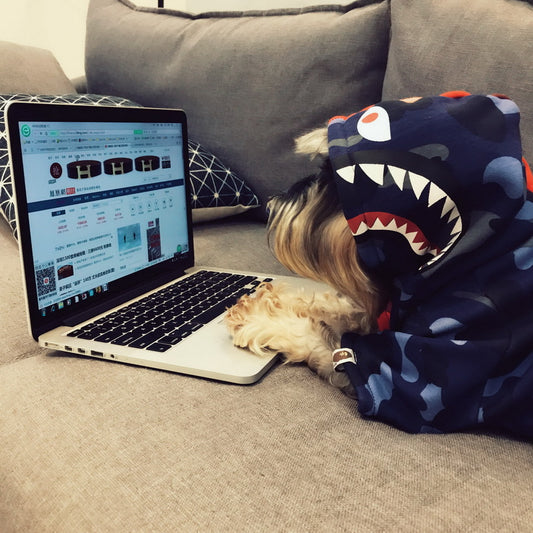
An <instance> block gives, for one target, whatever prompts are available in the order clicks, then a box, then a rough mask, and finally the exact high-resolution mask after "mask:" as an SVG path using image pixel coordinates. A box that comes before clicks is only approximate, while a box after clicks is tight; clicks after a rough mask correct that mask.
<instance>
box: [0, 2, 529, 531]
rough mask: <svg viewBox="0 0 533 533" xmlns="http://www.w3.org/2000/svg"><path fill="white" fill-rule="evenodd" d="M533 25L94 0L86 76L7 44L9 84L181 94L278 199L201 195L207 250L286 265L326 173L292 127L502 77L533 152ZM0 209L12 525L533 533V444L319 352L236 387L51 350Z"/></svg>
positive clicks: (517, 5)
mask: <svg viewBox="0 0 533 533" xmlns="http://www.w3.org/2000/svg"><path fill="white" fill-rule="evenodd" d="M531 35H533V5H532V4H531V2H528V1H524V0H490V2H488V1H487V0H470V1H469V2H464V0H447V1H446V2H441V1H439V0H358V1H355V2H353V3H351V4H349V5H347V6H324V7H323V8H303V9H292V10H283V11H267V12H243V13H237V12H235V13H228V12H221V13H207V14H199V15H194V16H193V15H190V14H187V13H179V12H172V11H169V10H159V11H158V10H157V9H155V8H154V9H150V8H136V7H135V5H134V4H133V3H131V2H129V0H91V3H90V6H89V12H88V15H87V41H86V76H85V77H84V78H83V79H82V80H76V81H75V84H74V83H73V82H72V81H71V80H69V79H68V78H67V77H66V76H65V74H64V73H63V72H62V70H61V68H60V66H59V65H58V63H57V61H56V60H55V58H54V57H53V56H52V54H51V53H50V52H47V51H45V50H41V49H36V48H30V47H24V46H20V45H15V44H12V43H1V44H0V49H1V51H2V54H1V59H0V93H2V94H4V95H6V94H7V95H12V94H17V93H25V94H28V93H29V94H47V95H50V94H56V95H64V94H71V95H72V94H75V93H81V92H84V93H87V94H93V95H94V94H98V95H105V96H110V97H120V98H122V99H128V101H130V100H131V101H132V102H135V103H136V104H139V105H145V106H158V107H181V108H184V109H185V111H186V112H187V114H188V116H189V121H190V136H191V139H193V140H194V141H195V142H198V143H200V144H201V145H202V146H203V147H204V148H205V149H206V150H207V151H209V152H211V153H212V154H213V155H215V156H216V157H217V158H219V159H220V161H221V162H222V163H223V164H224V165H226V166H228V167H230V169H231V171H232V172H233V173H234V174H235V175H236V176H237V177H238V178H239V179H241V180H242V182H244V183H245V184H246V185H247V186H248V187H249V188H250V189H252V190H253V191H254V192H255V195H256V197H257V200H258V202H257V203H259V204H261V207H253V208H250V206H242V205H241V206H239V205H236V204H235V202H233V203H232V202H229V204H230V205H227V206H222V207H223V209H218V207H220V206H217V205H212V206H211V205H209V204H208V205H206V206H204V208H205V209H204V215H205V214H206V213H207V215H206V216H202V217H199V218H198V222H197V223H196V225H195V235H196V241H195V249H196V255H197V260H198V263H200V264H206V265H214V266H219V267H228V268H240V269H247V270H248V269H250V270H256V271H263V272H270V273H274V274H285V273H287V272H286V271H285V269H284V268H283V267H282V266H281V265H279V264H278V263H277V262H276V260H275V259H274V258H273V257H272V255H271V253H270V252H269V250H268V246H267V244H266V236H265V210H264V206H265V202H266V201H267V199H268V196H269V195H271V194H275V193H276V192H279V191H281V190H283V189H285V188H286V187H287V186H288V185H290V184H291V183H292V182H294V181H295V180H296V179H298V178H300V177H304V176H305V175H306V174H308V173H311V172H313V171H314V170H316V165H317V163H316V162H312V161H308V160H307V159H305V158H302V157H300V156H296V155H294V154H293V152H292V147H293V143H292V139H293V138H294V136H295V135H298V134H299V133H302V132H303V131H305V130H307V129H309V128H313V127H317V126H319V125H321V124H323V123H324V122H325V121H326V120H327V119H328V118H329V117H330V116H333V115H336V114H347V113H350V112H353V111H357V110H359V109H361V108H362V107H364V106H367V105H370V104H372V103H375V102H377V101H379V100H381V99H386V98H390V97H405V96H412V95H430V94H439V93H441V92H444V91H447V90H451V89H464V90H468V91H470V92H484V93H491V92H497V93H506V94H508V95H509V96H511V97H512V98H513V99H514V100H515V101H516V102H517V103H518V105H519V106H520V108H521V111H522V134H523V142H524V149H525V152H526V156H527V154H528V153H529V155H530V157H532V154H533V69H531V64H530V63H531V57H533V39H531ZM74 99H75V98H74ZM3 157H4V159H5V157H6V156H5V153H4V155H3ZM0 163H2V160H1V159H0ZM3 164H4V167H3V171H2V172H3V175H2V179H1V188H2V191H4V192H6V191H7V192H9V191H8V186H9V182H8V176H7V175H6V172H8V166H6V161H5V160H4V161H3ZM6 169H7V170H6ZM2 202H3V205H2V207H3V208H6V207H8V206H9V198H7V197H6V198H5V199H4V200H2ZM237 204H238V202H237ZM254 205H255V204H254ZM211 208H212V210H211V211H210V209H211ZM243 211H244V212H243ZM0 222H1V223H0V256H1V258H2V259H1V261H2V268H1V269H0V276H1V282H0V286H1V287H2V289H1V290H2V293H1V294H2V297H1V298H0V306H1V308H0V313H1V317H2V321H1V326H0V327H1V328H2V329H1V331H2V333H1V339H2V344H3V346H2V350H0V361H1V366H0V531H2V532H5V533H13V532H24V533H27V532H39V533H43V532H54V533H70V532H99V533H100V532H115V531H116V532H122V531H131V532H144V531H146V532H148V531H153V532H175V531H180V532H181V531H183V532H192V531H213V532H222V531H246V532H248V531H287V532H304V531H305V532H307V531H309V532H320V531H324V532H326V531H328V532H330V531H361V532H363V531H364V532H366V531H368V532H378V531H409V532H410V531H479V532H488V531H513V532H518V531H531V529H532V524H533V507H532V505H531V499H532V496H533V449H532V447H531V443H529V442H524V441H520V440H516V439H512V438H509V437H507V436H504V435H495V434H486V433H485V434H483V433H458V434H445V435H410V434H406V433H403V432H401V431H399V430H397V429H394V428H392V427H389V426H387V425H385V424H382V423H379V422H376V421H373V420H367V419H363V418H362V417H361V416H360V415H359V414H358V412H357V406H356V403H355V401H354V400H352V399H350V398H348V397H346V396H344V395H343V394H342V393H341V392H339V391H338V390H335V389H333V388H332V387H330V386H328V385H327V384H325V383H324V382H322V381H321V380H320V379H319V378H318V377H316V375H314V374H313V373H312V372H311V371H310V370H309V369H308V368H307V367H305V366H283V365H278V366H276V367H275V368H274V369H273V370H272V371H271V372H270V373H269V374H267V375H266V376H265V377H264V378H263V379H262V380H261V381H260V382H258V383H256V384H254V385H251V386H238V385H230V384H226V383H220V382H215V381H210V380H204V379H199V378H193V377H187V376H183V375H178V374H172V373H166V372H162V371H155V370H150V369H144V368H141V367H132V366H126V365H121V364H112V363H108V362H103V361H99V360H93V359H87V358H81V357H76V356H73V355H70V354H68V355H67V354H62V353H57V352H52V351H47V350H44V349H42V348H39V347H38V346H37V344H36V343H35V342H34V341H33V340H32V339H31V337H30V336H29V334H28V332H27V328H26V322H25V315H24V313H25V311H24V303H23V300H22V297H21V291H22V285H21V273H20V266H19V257H18V249H17V242H16V239H15V238H13V227H11V226H10V225H9V224H8V223H5V222H4V221H0ZM11 222H13V221H12V220H11ZM213 356H215V357H216V346H214V347H213Z"/></svg>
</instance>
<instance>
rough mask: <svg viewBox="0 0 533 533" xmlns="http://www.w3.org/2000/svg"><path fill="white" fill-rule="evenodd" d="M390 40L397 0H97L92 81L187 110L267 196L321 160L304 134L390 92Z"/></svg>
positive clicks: (208, 141)
mask: <svg viewBox="0 0 533 533" xmlns="http://www.w3.org/2000/svg"><path fill="white" fill-rule="evenodd" d="M388 39H389V5H388V1H387V0H358V1H356V2H353V3H352V4H350V5H348V6H345V7H340V6H323V7H322V8H303V9H290V10H281V11H279V10H278V11H266V12H265V11H263V12H244V13H238V12H233V13H229V12H226V13H212V14H204V15H199V16H191V15H187V14H184V13H180V12H176V11H169V10H164V11H158V10H157V9H150V8H136V7H135V6H134V5H133V4H132V3H131V2H129V1H128V0H91V3H90V6H89V12H88V19H87V45H86V74H87V88H88V90H89V92H93V93H94V92H96V93H101V94H115V95H121V96H126V97H129V98H131V99H132V100H136V101H137V102H139V103H140V104H143V105H147V106H157V107H165V106H170V107H181V108H183V109H185V111H186V112H187V114H188V117H189V129H190V136H191V138H192V139H193V140H195V141H198V142H200V143H202V145H204V146H205V147H206V148H208V149H210V150H211V151H212V152H213V153H215V154H216V155H218V156H219V157H220V158H221V159H222V160H223V161H224V162H225V163H226V164H227V165H229V166H230V167H231V168H232V170H233V171H235V172H236V173H237V174H238V175H240V177H241V178H243V179H245V180H246V181H247V182H248V183H249V184H250V185H251V186H252V187H253V188H254V190H255V191H256V193H257V194H258V196H259V197H260V199H261V201H262V202H263V204H264V203H265V201H266V199H267V197H268V196H270V195H272V194H275V193H279V192H281V191H282V190H284V189H286V188H287V187H288V186H289V185H290V184H292V183H293V182H294V181H296V179H299V178H303V177H305V176H306V175H308V174H310V173H312V172H315V171H316V170H317V165H318V162H316V161H315V162H311V161H309V159H308V158H307V157H304V156H297V155H295V154H294V152H293V149H294V138H295V137H296V136H298V135H301V134H302V133H304V132H305V131H307V130H309V129H312V128H316V127H319V126H321V125H325V123H326V121H327V120H328V118H329V117H331V116H333V115H336V114H343V113H352V112H354V111H357V110H359V109H360V108H362V107H365V106H367V105H370V104H373V103H375V102H377V101H379V100H380V98H381V88H382V83H383V77H384V74H385V66H386V59H387V51H388V44H389V43H388Z"/></svg>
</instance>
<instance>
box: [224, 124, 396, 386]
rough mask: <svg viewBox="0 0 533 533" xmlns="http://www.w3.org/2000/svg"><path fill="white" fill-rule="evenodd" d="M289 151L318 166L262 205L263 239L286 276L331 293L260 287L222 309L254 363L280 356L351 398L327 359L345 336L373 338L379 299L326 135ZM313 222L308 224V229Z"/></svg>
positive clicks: (305, 139) (316, 134)
mask: <svg viewBox="0 0 533 533" xmlns="http://www.w3.org/2000/svg"><path fill="white" fill-rule="evenodd" d="M295 151H296V152H297V153H300V154H305V155H308V156H309V157H311V158H312V159H314V158H317V157H320V158H322V160H323V164H322V167H323V168H322V172H320V173H318V174H317V175H312V176H309V177H307V178H305V179H303V180H301V181H299V182H297V183H296V184H295V185H293V186H292V187H291V188H290V189H289V190H288V191H287V192H286V193H284V194H281V195H278V196H275V197H273V198H271V199H270V201H269V203H268V208H267V210H268V213H269V217H268V222H267V235H268V242H269V244H270V247H271V249H272V251H273V253H274V255H275V256H276V258H277V259H278V261H279V262H280V263H282V264H283V265H284V266H285V267H286V268H288V269H289V270H291V271H292V272H293V273H295V274H298V275H300V276H302V277H305V278H309V279H312V280H315V281H319V282H324V283H327V284H328V285H329V286H330V287H331V288H332V289H333V291H332V292H324V293H315V294H309V293H306V292H305V291H303V290H302V291H301V292H294V291H291V290H289V289H288V288H287V287H286V286H284V285H283V284H279V285H276V286H274V285H272V284H271V283H264V284H262V285H260V286H259V288H258V290H257V291H256V292H255V293H254V294H253V295H246V296H243V297H242V298H241V299H240V300H239V301H238V303H237V304H236V305H234V306H233V307H232V308H230V309H228V311H227V314H226V323H227V325H228V327H229V329H230V332H231V334H232V336H233V341H234V343H235V345H236V346H240V347H242V348H246V349H248V350H250V351H251V352H252V353H254V354H255V355H257V356H259V357H261V356H265V355H271V353H272V352H275V353H280V354H282V356H283V358H284V362H285V363H306V364H307V365H308V366H309V367H310V368H311V369H312V370H314V371H315V372H316V373H317V374H318V375H319V376H320V377H321V378H323V379H325V380H326V381H328V382H329V383H330V384H332V385H333V386H335V387H338V388H340V389H341V390H342V391H343V392H344V393H346V394H347V395H349V396H351V397H355V396H356V394H355V390H354V388H353V387H352V385H351V383H350V381H349V379H348V377H347V376H346V375H345V374H344V373H341V372H336V371H335V370H334V365H333V363H332V357H331V353H332V351H333V350H336V349H338V348H340V340H341V335H342V334H343V333H344V332H345V331H356V332H359V333H361V334H366V333H370V332H372V331H377V323H376V321H377V318H378V314H379V313H378V311H380V310H381V308H382V307H383V301H384V300H385V297H384V295H383V294H382V293H381V292H380V291H379V290H378V288H377V287H376V286H375V284H374V283H373V282H372V281H371V280H370V278H369V277H368V276H367V275H366V274H365V272H364V271H363V270H362V268H361V267H360V265H359V263H358V262H357V261H355V262H354V260H353V259H354V257H356V244H355V240H354V239H353V236H352V233H351V231H350V229H349V227H348V225H347V224H346V219H345V218H344V214H343V212H342V206H341V204H340V202H339V200H338V197H337V192H336V189H335V183H334V181H333V179H332V174H331V172H330V169H329V163H328V161H327V129H324V128H319V129H316V130H313V131H311V132H309V133H307V134H304V135H302V136H301V137H299V138H297V139H296V149H295ZM311 221H312V222H313V223H308V222H311Z"/></svg>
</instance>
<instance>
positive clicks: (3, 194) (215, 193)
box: [0, 94, 259, 238]
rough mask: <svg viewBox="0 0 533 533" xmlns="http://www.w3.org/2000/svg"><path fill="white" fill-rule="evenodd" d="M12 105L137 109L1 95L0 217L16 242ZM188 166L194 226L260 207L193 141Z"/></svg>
mask: <svg viewBox="0 0 533 533" xmlns="http://www.w3.org/2000/svg"><path fill="white" fill-rule="evenodd" d="M13 101H18V102H49V103H62V104H90V105H106V106H129V107H139V105H138V104H136V103H135V102H132V101H131V100H128V99H126V98H120V97H117V96H102V95H95V94H64V95H31V94H10V95H0V214H1V215H3V217H4V218H5V219H6V221H7V222H8V224H9V225H10V226H11V229H12V232H13V235H14V236H15V238H16V236H17V227H16V217H15V208H14V205H13V185H12V180H11V169H10V166H9V154H8V149H7V137H6V127H5V118H4V112H5V108H6V106H7V104H8V103H9V102H13ZM189 164H190V168H191V186H192V187H191V189H192V192H191V202H192V207H193V222H199V221H206V220H214V219H217V218H222V217H225V216H229V215H235V214H238V213H241V212H243V211H246V210H247V209H252V208H254V207H258V206H259V200H258V198H257V196H256V195H255V194H254V192H253V191H252V190H251V189H250V188H249V187H248V186H247V185H246V184H245V183H244V182H243V181H242V180H241V179H240V178H238V177H237V176H236V175H235V174H234V173H233V172H232V171H231V170H229V169H228V168H226V167H225V166H224V165H223V164H222V163H221V161H220V160H219V159H218V158H217V157H215V156H214V155H212V154H210V153H209V152H207V151H206V150H204V149H203V148H202V147H201V146H200V145H199V144H198V143H195V142H193V141H189Z"/></svg>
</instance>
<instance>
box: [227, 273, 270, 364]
mask: <svg viewBox="0 0 533 533" xmlns="http://www.w3.org/2000/svg"><path fill="white" fill-rule="evenodd" d="M275 300H276V298H275V296H274V292H273V286H272V284H271V283H263V284H261V285H260V286H259V287H258V289H257V291H256V292H255V293H254V294H253V295H251V296H248V295H246V296H242V297H241V298H240V299H239V301H238V302H237V303H236V304H235V305H234V306H233V307H230V308H229V309H228V310H227V313H226V324H227V326H228V329H229V331H230V333H231V335H232V337H233V343H234V344H235V346H239V347H241V348H247V349H248V350H250V351H251V352H253V353H255V354H256V355H260V356H270V355H272V352H278V351H280V350H279V347H276V346H274V344H277V343H276V342H275V339H274V337H273V336H272V335H270V334H269V330H270V329H271V327H272V326H271V322H270V321H269V319H268V318H267V315H266V309H267V308H275V307H276V306H279V302H277V303H276V301H275Z"/></svg>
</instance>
